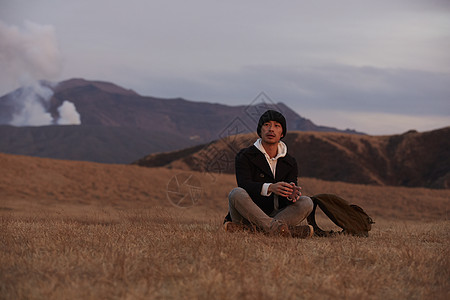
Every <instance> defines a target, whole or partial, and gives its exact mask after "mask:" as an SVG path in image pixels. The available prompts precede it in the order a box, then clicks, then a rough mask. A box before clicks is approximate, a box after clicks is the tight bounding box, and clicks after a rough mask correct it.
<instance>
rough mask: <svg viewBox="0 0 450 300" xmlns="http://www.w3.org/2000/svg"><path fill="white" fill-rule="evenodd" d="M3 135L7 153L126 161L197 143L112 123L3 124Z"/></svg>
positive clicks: (0, 128)
mask: <svg viewBox="0 0 450 300" xmlns="http://www.w3.org/2000/svg"><path fill="white" fill-rule="evenodd" d="M0 137H1V138H0V152H4V153H9V154H21V155H30V156H37V157H47V158H57V159H69V160H83V161H92V162H101V163H124V164H128V163H130V162H132V161H134V160H136V158H137V157H142V156H144V155H146V154H148V153H152V152H161V151H171V150H174V149H179V148H182V147H186V145H194V144H195V143H194V142H193V141H190V140H189V139H185V138H183V137H182V136H179V135H171V134H168V133H162V132H158V131H149V130H144V129H140V128H127V127H109V126H42V127H12V126H5V125H3V126H2V125H0Z"/></svg>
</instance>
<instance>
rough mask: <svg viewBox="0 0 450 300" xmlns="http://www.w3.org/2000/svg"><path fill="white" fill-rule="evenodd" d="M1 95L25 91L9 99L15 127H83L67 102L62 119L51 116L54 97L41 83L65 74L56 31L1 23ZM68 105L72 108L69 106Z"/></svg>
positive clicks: (60, 110) (48, 88)
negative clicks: (51, 103) (76, 125)
mask: <svg viewBox="0 0 450 300" xmlns="http://www.w3.org/2000/svg"><path fill="white" fill-rule="evenodd" d="M0 41H1V42H0V92H2V93H3V92H8V91H11V90H13V89H16V88H18V87H22V89H21V90H20V92H17V93H14V94H13V96H12V97H13V99H11V97H8V98H9V99H8V100H9V101H8V105H9V106H11V107H12V109H11V110H12V111H13V115H12V118H11V120H10V122H9V124H10V125H14V126H43V125H53V124H80V116H79V114H78V112H77V110H76V108H75V105H74V104H73V103H70V102H67V101H65V102H64V103H63V104H62V106H61V107H60V108H58V112H59V114H60V116H59V117H56V118H54V117H52V115H51V114H50V113H49V108H50V105H49V101H50V99H51V97H52V96H53V91H52V89H51V88H50V87H48V86H45V85H43V84H42V83H41V81H40V80H41V79H46V80H49V79H54V78H56V77H57V76H58V75H59V74H60V73H61V70H62V55H61V52H60V50H59V47H58V43H57V39H56V34H55V29H54V28H53V26H50V25H40V24H36V23H33V22H29V21H26V22H25V23H24V26H23V28H18V27H16V26H8V25H6V24H5V23H3V22H1V21H0ZM66 102H67V103H69V104H66Z"/></svg>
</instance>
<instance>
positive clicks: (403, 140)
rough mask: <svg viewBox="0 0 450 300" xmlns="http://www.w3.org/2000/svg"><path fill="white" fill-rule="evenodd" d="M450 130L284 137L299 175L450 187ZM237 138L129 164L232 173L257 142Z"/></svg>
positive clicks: (253, 137) (249, 137)
mask: <svg viewBox="0 0 450 300" xmlns="http://www.w3.org/2000/svg"><path fill="white" fill-rule="evenodd" d="M449 136H450V127H446V128H442V129H438V130H433V131H427V132H423V133H419V132H417V131H408V132H406V133H404V134H400V135H389V136H368V135H352V134H346V133H335V132H299V131H294V132H292V131H290V132H288V134H287V135H286V137H285V138H284V139H283V140H284V141H285V142H286V144H287V145H288V151H289V153H290V154H291V155H292V156H294V157H295V158H296V160H297V163H298V166H299V176H301V177H312V178H320V179H322V180H328V181H343V182H349V183H359V184H373V185H391V186H409V187H418V186H421V187H428V188H444V189H448V188H450V140H449V139H448V137H449ZM256 138H257V136H256V134H241V135H237V136H231V137H227V138H224V139H221V140H217V141H214V142H212V143H209V144H205V145H204V146H203V147H199V146H196V147H192V148H189V149H185V150H184V151H175V152H170V153H159V154H150V155H147V156H145V157H143V158H141V159H139V160H137V161H135V162H133V164H136V165H140V166H144V167H167V168H176V169H185V170H193V171H203V172H206V173H210V174H211V176H214V174H218V173H234V157H235V155H236V153H237V151H239V149H241V148H243V147H248V146H250V145H252V144H253V142H254V141H255V140H256Z"/></svg>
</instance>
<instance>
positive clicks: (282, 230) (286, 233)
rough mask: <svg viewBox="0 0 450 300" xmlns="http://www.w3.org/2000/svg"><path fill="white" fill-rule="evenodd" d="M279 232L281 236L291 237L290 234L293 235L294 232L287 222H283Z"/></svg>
mask: <svg viewBox="0 0 450 300" xmlns="http://www.w3.org/2000/svg"><path fill="white" fill-rule="evenodd" d="M277 233H278V234H279V235H280V236H283V237H290V236H292V233H291V231H290V230H289V227H288V226H287V225H286V224H283V225H281V226H280V227H278V230H277Z"/></svg>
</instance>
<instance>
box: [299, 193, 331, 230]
mask: <svg viewBox="0 0 450 300" xmlns="http://www.w3.org/2000/svg"><path fill="white" fill-rule="evenodd" d="M311 199H312V201H313V203H314V207H313V210H312V212H311V213H310V214H309V216H308V217H307V218H306V220H307V221H308V224H309V225H311V226H312V227H313V228H314V235H316V236H321V237H324V236H331V235H334V234H335V232H334V231H333V230H330V231H325V230H322V229H321V228H320V227H319V225H317V222H316V208H317V203H318V201H317V200H315V199H314V197H311Z"/></svg>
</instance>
